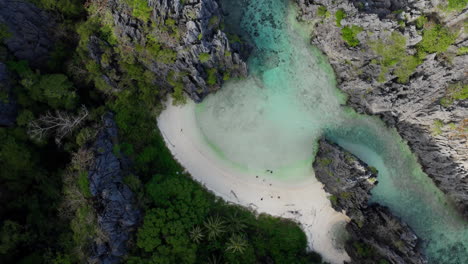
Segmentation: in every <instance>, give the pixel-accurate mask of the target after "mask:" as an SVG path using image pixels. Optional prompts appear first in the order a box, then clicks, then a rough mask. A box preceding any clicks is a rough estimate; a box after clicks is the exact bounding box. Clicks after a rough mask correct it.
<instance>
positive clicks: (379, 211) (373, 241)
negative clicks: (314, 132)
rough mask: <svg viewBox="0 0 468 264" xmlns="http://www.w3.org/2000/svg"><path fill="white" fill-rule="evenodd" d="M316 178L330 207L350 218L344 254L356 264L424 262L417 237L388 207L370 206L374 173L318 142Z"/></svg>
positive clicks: (330, 145) (356, 161)
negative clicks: (348, 236)
mask: <svg viewBox="0 0 468 264" xmlns="http://www.w3.org/2000/svg"><path fill="white" fill-rule="evenodd" d="M313 166H314V170H315V176H316V177H317V179H318V180H319V181H321V182H322V183H323V184H324V186H325V190H326V191H327V192H328V193H330V194H331V196H330V200H331V203H332V206H333V208H334V209H335V210H337V211H343V212H344V213H345V214H346V215H348V216H349V217H350V218H351V221H350V222H349V223H348V224H347V226H346V230H347V231H348V233H349V234H350V240H349V241H348V242H347V243H346V245H345V249H346V252H347V253H348V254H349V256H350V257H351V259H352V263H356V264H366V263H369V264H373V263H378V262H379V261H382V260H387V261H389V262H390V263H418V264H422V263H426V260H425V258H424V257H423V255H422V253H421V252H420V251H419V249H418V242H419V239H418V237H417V236H416V234H415V233H414V232H413V231H412V230H411V229H410V228H409V227H408V225H406V224H405V223H403V222H402V221H401V220H400V219H398V218H397V217H396V216H394V215H392V213H391V212H390V210H388V208H386V207H384V206H381V205H379V204H369V203H368V202H369V199H370V196H371V194H370V191H371V189H372V188H373V187H374V186H375V184H377V178H376V176H377V175H376V171H375V169H373V168H370V167H368V166H367V165H366V164H365V163H363V162H362V161H360V160H359V159H358V158H356V157H355V156H354V155H352V154H350V153H349V152H346V151H345V150H343V149H341V148H340V147H339V146H337V145H335V144H332V143H329V142H327V141H326V140H323V139H322V140H320V142H319V150H318V152H317V156H316V158H315V161H314V164H313Z"/></svg>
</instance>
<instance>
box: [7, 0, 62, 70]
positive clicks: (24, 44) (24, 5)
mask: <svg viewBox="0 0 468 264" xmlns="http://www.w3.org/2000/svg"><path fill="white" fill-rule="evenodd" d="M0 25H4V26H6V27H5V29H6V30H7V31H8V32H9V35H10V36H9V37H7V38H6V39H5V40H4V43H5V45H6V46H7V47H8V49H9V50H10V51H11V53H12V54H13V55H15V56H16V57H17V58H18V59H20V60H27V61H28V62H29V63H30V65H31V66H33V67H43V66H45V65H46V63H47V61H48V59H49V54H50V52H51V51H52V50H53V48H54V37H53V34H52V30H53V29H54V28H55V26H56V24H55V22H54V19H53V17H52V16H50V15H49V14H48V13H47V12H45V11H43V10H41V9H39V8H37V7H36V6H35V5H34V4H32V3H29V2H27V1H17V0H2V1H0Z"/></svg>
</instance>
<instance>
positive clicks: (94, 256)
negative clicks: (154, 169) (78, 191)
mask: <svg viewBox="0 0 468 264" xmlns="http://www.w3.org/2000/svg"><path fill="white" fill-rule="evenodd" d="M116 144H118V131H117V126H116V124H115V122H114V120H113V117H112V115H111V114H106V115H105V116H104V117H103V128H102V130H101V132H100V133H99V134H98V136H97V138H96V141H95V143H94V145H93V150H94V162H93V163H94V165H93V166H92V167H91V168H90V170H89V181H90V191H91V194H92V196H93V197H94V199H95V204H94V207H95V209H96V214H97V219H98V226H99V228H100V229H101V232H102V233H103V234H104V237H105V239H104V240H102V241H101V240H97V242H95V243H94V245H93V250H92V252H91V255H90V257H89V261H90V263H105V264H111V263H120V258H121V257H122V256H124V255H126V253H127V242H128V241H129V239H130V237H131V235H132V233H133V231H134V230H135V229H136V227H137V226H138V225H139V220H140V211H139V210H138V209H137V208H136V206H135V204H134V202H135V199H134V195H133V193H132V191H131V190H130V189H129V188H128V186H127V185H126V184H125V183H124V176H125V173H126V171H127V172H128V169H127V168H125V167H126V166H125V164H126V162H125V160H123V159H122V158H119V157H117V156H116V155H117V153H115V152H114V146H115V145H116Z"/></svg>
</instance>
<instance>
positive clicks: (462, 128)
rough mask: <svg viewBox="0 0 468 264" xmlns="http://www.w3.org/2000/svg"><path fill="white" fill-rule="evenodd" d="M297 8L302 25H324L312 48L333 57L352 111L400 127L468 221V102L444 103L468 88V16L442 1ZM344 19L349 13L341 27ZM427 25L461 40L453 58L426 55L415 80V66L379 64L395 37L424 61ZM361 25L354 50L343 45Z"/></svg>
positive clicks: (324, 3)
mask: <svg viewBox="0 0 468 264" xmlns="http://www.w3.org/2000/svg"><path fill="white" fill-rule="evenodd" d="M297 3H298V4H299V6H300V10H301V11H300V15H299V16H300V18H301V19H303V20H307V21H313V22H315V23H316V24H315V31H314V32H313V38H312V43H313V44H314V45H316V46H317V47H319V48H320V49H321V50H322V51H323V52H324V53H325V54H326V55H327V56H328V57H329V60H330V63H331V64H332V66H333V67H334V69H335V72H336V75H337V80H338V83H339V88H340V89H341V90H343V91H344V92H345V93H346V94H348V96H349V101H348V104H349V105H351V106H352V107H353V108H354V109H356V110H357V111H358V112H361V113H367V114H373V115H380V116H381V117H382V118H383V119H384V120H385V121H386V123H387V124H388V125H390V126H395V127H396V128H397V130H398V131H399V132H400V134H401V136H402V137H403V138H404V139H405V140H407V141H408V144H409V145H410V147H411V148H412V150H413V151H414V152H415V153H416V155H417V157H418V158H419V162H420V163H421V165H422V166H423V169H424V171H425V172H426V173H427V174H428V175H429V176H430V177H431V178H432V179H433V180H434V182H435V183H436V184H437V185H438V186H439V188H440V189H441V190H443V191H444V192H445V193H447V194H448V195H449V196H450V197H451V198H452V200H453V201H454V202H455V203H456V205H457V206H458V207H459V209H460V211H461V212H462V213H464V214H465V215H466V216H468V142H467V122H468V120H467V118H468V102H467V100H466V99H465V100H452V101H451V102H450V103H449V104H444V103H443V101H444V100H446V99H445V98H447V96H448V94H450V89H452V88H451V87H453V86H454V85H463V84H464V85H466V83H467V75H466V69H467V66H468V55H466V53H463V52H459V50H460V48H462V47H466V46H467V44H468V39H467V37H468V35H467V33H466V28H465V29H463V28H464V27H465V26H466V16H467V14H468V13H467V12H468V10H467V9H465V10H463V11H460V12H456V11H453V12H446V11H441V10H440V9H439V7H438V6H439V4H441V3H439V2H438V1H412V0H407V1H390V0H388V1H372V0H356V1H331V0H316V1H312V0H297ZM319 9H320V10H321V11H322V12H320V10H319ZM323 10H326V11H327V12H324V11H323ZM337 12H341V14H342V18H341V19H340V21H339V22H338V19H337V18H336V13H337ZM343 14H344V15H343ZM423 15H425V17H423ZM421 21H423V22H424V21H425V22H426V24H425V26H426V25H428V24H429V26H431V25H434V24H435V23H438V24H441V25H443V26H445V27H446V28H448V30H450V31H451V32H452V33H453V34H454V35H455V36H456V38H455V40H454V41H453V44H452V45H450V46H449V47H448V49H447V51H444V52H438V53H436V52H433V53H431V54H428V55H426V56H425V58H424V60H422V61H421V63H420V64H419V65H418V66H417V67H415V69H414V70H408V72H407V73H405V74H407V76H401V73H402V71H403V70H402V69H403V68H404V67H405V66H407V65H405V64H403V63H402V64H401V65H399V64H398V65H396V66H394V67H393V68H392V67H390V68H388V67H384V63H379V62H380V61H379V60H381V59H382V57H381V56H379V54H378V53H377V52H376V48H375V46H373V45H375V43H378V42H379V41H382V42H381V43H383V45H384V46H383V47H384V48H383V51H384V52H385V50H387V51H388V50H389V49H390V45H391V44H390V43H391V42H387V40H388V39H391V38H392V34H393V35H397V36H400V35H402V36H404V38H405V41H403V42H402V43H405V47H404V49H406V51H405V52H404V53H405V54H408V56H413V58H414V57H416V56H417V55H414V54H416V53H417V52H418V50H417V45H418V43H420V42H421V40H422V39H423V38H422V34H423V33H422V30H421V28H420V27H421V26H422V25H421V24H422V22H421ZM464 21H465V22H464ZM418 23H419V24H418ZM431 23H432V24H431ZM353 26H356V27H357V29H358V30H357V34H356V40H357V42H354V43H352V44H353V45H349V44H348V43H346V42H345V41H344V40H343V37H342V30H343V28H344V27H349V28H351V27H353ZM390 57H391V56H390ZM408 58H409V57H408ZM392 63H393V62H388V65H391V64H392ZM413 66H416V65H413ZM399 74H400V75H399ZM404 79H406V80H404ZM449 96H450V95H449Z"/></svg>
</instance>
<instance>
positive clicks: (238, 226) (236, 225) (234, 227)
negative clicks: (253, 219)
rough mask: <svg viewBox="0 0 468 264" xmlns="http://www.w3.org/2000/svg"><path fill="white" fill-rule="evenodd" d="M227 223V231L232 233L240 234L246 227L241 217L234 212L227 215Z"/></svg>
mask: <svg viewBox="0 0 468 264" xmlns="http://www.w3.org/2000/svg"><path fill="white" fill-rule="evenodd" d="M227 222H228V223H229V230H230V231H231V232H232V233H240V232H242V231H244V229H245V228H246V227H247V224H246V223H245V220H244V219H243V218H242V216H239V214H238V213H237V211H234V212H233V213H231V214H229V215H228V217H227Z"/></svg>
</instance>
